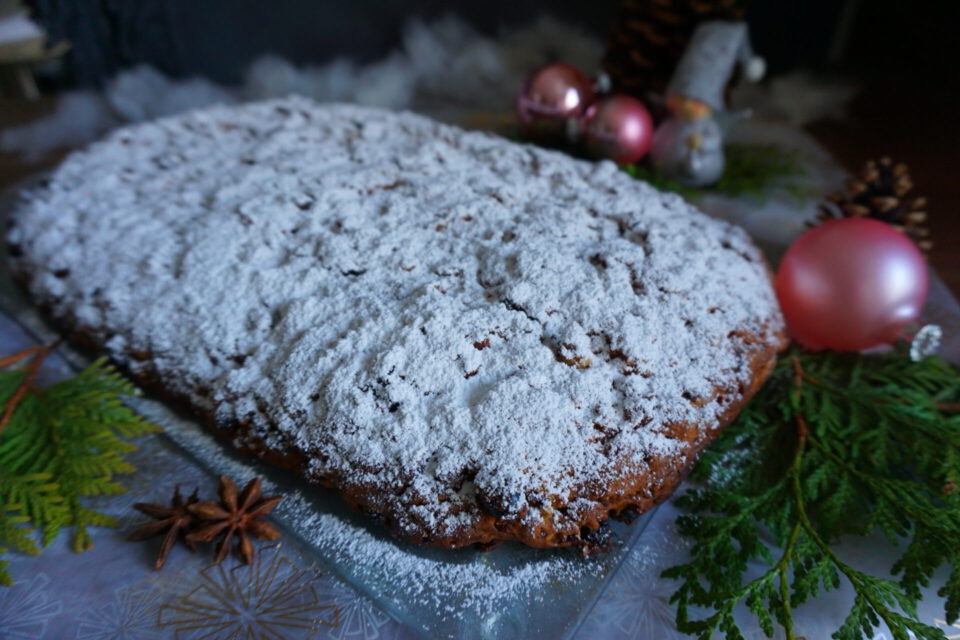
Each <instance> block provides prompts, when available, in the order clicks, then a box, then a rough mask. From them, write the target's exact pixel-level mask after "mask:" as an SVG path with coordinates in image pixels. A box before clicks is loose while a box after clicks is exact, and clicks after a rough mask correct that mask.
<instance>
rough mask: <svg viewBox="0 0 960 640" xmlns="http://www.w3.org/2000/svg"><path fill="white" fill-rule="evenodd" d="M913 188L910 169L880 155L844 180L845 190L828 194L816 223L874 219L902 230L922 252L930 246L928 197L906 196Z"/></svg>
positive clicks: (928, 249) (926, 250) (931, 243)
mask: <svg viewBox="0 0 960 640" xmlns="http://www.w3.org/2000/svg"><path fill="white" fill-rule="evenodd" d="M912 190H913V180H912V179H911V178H910V170H909V169H908V168H907V165H905V164H904V163H902V162H898V163H894V162H893V161H892V160H891V159H890V158H888V157H883V158H880V160H879V161H874V160H870V161H868V162H867V163H866V164H865V165H864V167H863V169H862V170H861V171H860V173H859V174H858V175H857V176H856V177H853V178H850V179H849V180H848V181H847V191H846V192H841V193H835V194H833V195H831V196H828V197H827V200H828V202H829V204H825V205H822V206H821V207H820V212H819V213H818V214H817V222H816V223H814V224H818V223H820V222H826V221H827V220H832V219H835V218H873V219H875V220H880V221H881V222H886V223H887V224H889V225H891V226H893V227H894V228H896V229H898V230H899V231H902V232H903V233H905V234H906V235H907V237H909V238H910V239H911V240H913V242H914V243H915V244H916V245H917V247H918V248H919V249H920V251H922V252H923V253H927V252H928V251H930V249H931V248H932V247H933V242H931V241H930V230H929V229H928V228H927V226H926V222H927V212H926V207H927V199H926V198H922V197H915V196H911V195H909V194H910V192H911V191H912Z"/></svg>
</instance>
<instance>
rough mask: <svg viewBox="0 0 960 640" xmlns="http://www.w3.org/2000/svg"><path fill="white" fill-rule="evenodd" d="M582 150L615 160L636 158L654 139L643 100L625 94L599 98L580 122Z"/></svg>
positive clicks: (622, 160)
mask: <svg viewBox="0 0 960 640" xmlns="http://www.w3.org/2000/svg"><path fill="white" fill-rule="evenodd" d="M579 139H580V142H581V144H582V145H583V149H584V151H585V152H586V153H587V154H589V155H590V156H592V157H595V158H609V159H611V160H613V161H614V162H616V163H618V164H631V163H634V162H637V161H638V160H640V159H641V158H643V156H645V155H646V154H647V151H648V150H649V149H650V144H651V141H652V139H653V120H652V119H651V117H650V112H649V111H647V108H646V107H645V106H643V103H642V102H640V101H639V100H637V99H636V98H632V97H630V96H626V95H612V96H608V97H606V98H601V99H600V100H599V101H597V102H595V103H593V104H591V105H590V106H589V107H588V108H587V112H586V114H584V116H583V119H582V121H581V124H580V132H579Z"/></svg>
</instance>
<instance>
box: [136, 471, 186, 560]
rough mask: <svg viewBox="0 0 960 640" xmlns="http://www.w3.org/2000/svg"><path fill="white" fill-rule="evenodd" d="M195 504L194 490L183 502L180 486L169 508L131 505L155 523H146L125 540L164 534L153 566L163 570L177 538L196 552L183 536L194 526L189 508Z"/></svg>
mask: <svg viewBox="0 0 960 640" xmlns="http://www.w3.org/2000/svg"><path fill="white" fill-rule="evenodd" d="M197 502H198V498H197V490H196V489H194V491H193V494H192V495H191V496H190V497H189V498H187V500H186V502H184V500H183V496H181V495H180V486H179V485H177V487H176V489H174V491H173V500H172V501H171V502H170V506H169V507H166V506H163V505H159V504H148V503H146V502H138V503H136V504H135V505H133V508H134V509H136V510H137V511H139V512H141V513H145V514H147V515H148V516H150V517H151V518H154V519H155V522H148V523H147V524H145V525H143V526H141V527H140V528H139V529H137V530H136V531H134V532H133V533H131V534H130V535H129V536H128V537H127V540H129V541H131V542H140V541H142V540H147V539H148V538H152V537H154V536H158V535H160V534H161V533H162V534H164V536H163V542H161V543H160V553H159V555H158V556H157V561H156V563H155V564H154V568H155V569H162V568H163V564H164V563H165V562H166V561H167V556H169V555H170V551H171V549H173V545H174V544H175V543H176V542H177V540H178V539H179V538H184V542H185V543H186V545H187V546H188V547H189V548H190V550H191V551H196V545H194V544H193V542H192V541H190V540H186V539H185V536H186V535H187V532H188V531H190V530H191V529H192V528H193V526H194V525H195V524H196V520H197V519H196V517H195V516H194V515H193V514H192V513H191V512H190V508H189V507H190V506H191V505H194V504H196V503H197Z"/></svg>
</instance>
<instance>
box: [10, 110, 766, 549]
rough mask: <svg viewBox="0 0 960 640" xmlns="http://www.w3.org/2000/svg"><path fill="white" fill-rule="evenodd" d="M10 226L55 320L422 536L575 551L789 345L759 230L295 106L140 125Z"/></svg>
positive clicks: (50, 188)
mask: <svg viewBox="0 0 960 640" xmlns="http://www.w3.org/2000/svg"><path fill="white" fill-rule="evenodd" d="M13 223H14V227H13V229H12V231H11V232H10V236H9V239H10V241H11V242H12V244H13V245H14V246H15V247H16V248H17V251H18V252H19V254H18V256H17V257H15V266H16V268H17V269H18V270H19V272H20V273H21V274H22V275H23V276H25V278H26V279H27V281H28V282H27V284H28V287H29V289H30V292H31V294H32V295H33V296H34V298H35V299H36V300H38V301H39V302H40V303H42V304H44V305H45V306H47V307H48V308H50V310H51V311H52V313H53V315H54V316H56V317H58V318H59V319H61V320H65V321H66V322H67V323H68V324H70V325H72V326H73V327H74V328H78V329H80V330H82V331H84V332H86V333H87V334H89V335H90V336H92V337H93V338H94V339H95V340H96V341H97V342H99V343H100V344H102V345H103V346H104V347H105V349H106V350H107V351H108V352H109V354H110V356H111V357H112V358H113V359H114V360H115V361H117V362H119V363H120V364H122V365H123V366H125V367H127V368H128V369H130V370H131V371H133V372H134V373H139V374H143V375H145V376H148V377H151V378H155V379H157V380H160V381H161V382H162V383H163V384H164V385H165V387H167V389H168V390H170V391H172V392H174V393H177V394H183V395H185V396H187V397H189V398H190V401H191V402H192V404H193V405H194V406H195V407H196V408H198V409H200V410H207V411H213V412H215V414H216V417H217V420H218V423H219V424H221V425H223V426H224V427H231V426H234V427H235V426H237V425H240V426H241V427H243V428H244V429H246V430H249V431H250V432H252V434H253V435H254V436H255V437H257V438H259V439H261V440H263V441H264V442H265V443H266V444H267V445H268V446H269V447H270V448H272V449H275V450H278V451H281V452H289V451H299V452H303V453H304V454H305V455H306V458H307V459H308V460H309V467H308V468H307V469H306V470H305V473H306V475H308V477H311V478H313V479H321V478H324V479H327V480H328V481H331V482H333V483H335V484H337V485H338V486H339V487H341V488H342V489H345V490H354V489H356V490H357V491H362V490H366V489H367V488H369V487H374V488H376V489H378V492H377V493H376V495H375V497H373V498H368V500H369V501H370V502H371V503H372V507H371V508H372V510H373V511H374V512H376V513H379V514H381V515H383V514H386V515H387V517H389V518H390V519H391V520H392V523H393V526H394V528H395V530H399V531H400V532H401V533H405V534H409V535H410V536H419V538H420V539H421V540H423V541H427V542H429V541H430V540H436V539H455V538H456V537H457V536H458V533H459V532H463V531H469V530H470V529H471V527H474V526H475V525H476V523H477V522H479V520H480V518H481V517H482V516H483V515H484V514H486V513H494V512H495V513H496V514H497V518H498V521H499V522H501V523H511V522H512V523H514V524H516V523H519V525H521V526H522V527H525V528H526V530H528V531H538V527H540V526H542V525H544V523H545V522H549V525H550V526H551V527H554V528H555V529H556V530H557V531H559V532H561V533H562V534H563V535H564V536H569V537H576V536H578V535H579V534H580V523H581V522H582V521H583V517H584V514H587V513H590V512H591V510H592V509H597V508H598V505H599V507H601V508H602V507H603V505H604V502H603V497H602V492H601V494H600V495H599V497H598V495H597V494H596V493H595V494H594V495H593V497H590V496H588V495H586V493H585V492H584V491H582V488H583V487H586V486H595V487H605V486H609V485H611V484H613V483H615V482H616V481H617V480H618V479H619V478H621V477H622V476H624V475H628V474H643V473H645V471H644V470H646V469H649V468H650V462H649V461H650V460H651V459H656V458H669V457H671V456H677V455H679V454H682V452H684V451H688V450H689V447H688V443H684V442H682V441H679V440H676V439H674V437H673V436H672V435H671V434H670V433H669V426H670V425H671V424H673V423H677V422H684V423H690V424H701V425H704V427H707V428H709V427H712V426H714V425H715V423H716V416H717V415H718V414H719V413H720V412H721V411H722V409H723V406H722V405H721V404H718V403H716V402H713V401H711V399H712V396H713V395H714V394H715V393H716V390H717V389H718V388H723V389H728V388H732V389H733V392H732V393H733V394H735V393H736V384H737V383H738V382H742V381H744V380H749V379H750V376H751V371H750V370H749V358H748V357H747V353H746V351H747V350H746V349H745V348H744V343H743V338H742V335H740V333H742V332H750V333H752V334H754V335H755V336H756V338H757V339H758V340H760V341H761V342H763V341H773V340H774V338H773V334H774V333H775V332H776V331H777V330H778V329H779V328H780V319H779V315H778V311H777V306H776V302H775V300H774V298H773V293H772V289H771V287H770V285H769V281H768V275H767V273H766V270H765V266H764V264H763V261H762V258H761V257H760V255H759V252H758V251H757V250H756V248H755V247H754V246H753V245H752V244H751V243H750V241H749V239H748V238H747V237H746V235H745V234H744V233H743V232H742V231H741V230H740V229H738V228H736V227H734V226H731V225H729V224H727V223H724V222H720V221H716V220H711V219H709V218H707V217H706V216H704V215H702V214H700V213H698V212H696V211H695V210H693V209H692V208H691V207H690V206H689V205H687V204H686V203H684V202H683V201H682V199H680V198H679V197H677V196H674V195H666V194H661V193H659V192H657V191H655V190H654V189H653V188H651V187H650V186H648V185H646V184H644V183H642V182H639V181H636V180H633V179H632V178H630V177H629V176H627V175H625V174H624V173H623V172H621V171H619V170H618V169H617V168H616V167H615V166H614V165H613V164H611V163H609V162H604V163H588V162H582V161H577V160H574V159H572V158H570V157H567V156H565V155H563V154H560V153H556V152H551V151H546V150H542V149H537V148H535V147H531V146H525V145H518V144H514V143H511V142H508V141H506V140H503V139H501V138H498V137H495V136H492V135H489V134H485V133H476V132H465V131H462V130H460V129H457V128H455V127H450V126H445V125H441V124H439V123H436V122H433V121H431V120H428V119H426V118H423V117H420V116H416V115H413V114H409V113H392V112H388V111H383V110H377V109H370V108H361V107H356V106H347V105H334V106H321V105H318V104H315V103H313V102H311V101H309V100H305V99H300V98H290V99H285V100H280V101H273V102H265V103H258V104H251V105H244V106H241V107H217V108H212V109H207V110H202V111H195V112H190V113H187V114H184V115H180V116H176V117H173V118H168V119H164V120H159V121H156V122H152V123H146V124H140V125H137V126H134V127H130V128H128V129H122V130H119V131H117V132H115V133H113V134H111V135H110V136H109V137H108V138H107V139H106V140H104V141H102V142H99V143H97V144H94V145H93V146H91V147H90V148H89V149H87V150H85V151H82V152H78V153H75V154H73V155H71V156H70V157H69V158H68V159H67V160H66V161H65V162H64V163H63V164H62V165H61V166H60V167H59V168H58V169H57V170H56V172H55V173H54V175H53V176H52V178H51V179H50V181H49V183H48V184H47V185H46V186H45V187H44V188H41V189H38V190H36V191H34V192H33V193H32V194H31V196H30V197H29V199H28V200H27V201H26V202H25V203H24V205H23V206H21V207H20V208H19V209H18V210H16V211H15V212H14V214H13ZM653 480H656V479H653ZM651 486H653V485H651ZM368 493H369V492H368Z"/></svg>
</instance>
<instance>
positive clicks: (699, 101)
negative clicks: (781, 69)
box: [650, 22, 763, 188]
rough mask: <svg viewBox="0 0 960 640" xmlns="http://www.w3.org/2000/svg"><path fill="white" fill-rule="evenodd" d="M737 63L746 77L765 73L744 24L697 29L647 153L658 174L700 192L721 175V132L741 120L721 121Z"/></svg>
mask: <svg viewBox="0 0 960 640" xmlns="http://www.w3.org/2000/svg"><path fill="white" fill-rule="evenodd" d="M737 64H740V65H741V66H743V67H744V68H745V69H746V75H747V76H748V78H750V79H759V77H761V76H762V75H763V63H762V59H760V58H756V57H754V56H753V54H752V52H751V50H750V45H749V41H748V38H747V27H746V25H745V24H744V23H742V22H707V23H704V24H702V25H700V26H699V27H697V30H696V31H695V32H694V34H693V37H692V38H691V40H690V45H689V47H688V48H687V50H686V52H685V53H684V54H683V58H681V60H680V63H679V64H678V65H677V69H676V71H675V72H674V74H673V77H672V78H671V80H670V84H669V86H668V87H667V108H668V110H669V113H670V117H668V118H667V119H666V120H665V121H664V122H663V123H662V124H661V125H660V127H659V128H658V129H657V133H656V135H655V136H654V140H653V150H652V152H651V154H650V156H651V160H652V161H653V166H654V169H655V170H656V171H657V173H659V174H661V175H663V176H665V177H667V178H669V179H672V180H675V181H677V182H678V183H680V184H682V185H684V186H688V187H701V188H702V187H706V186H709V185H712V184H714V183H716V182H717V181H718V180H719V179H720V177H721V176H722V175H723V170H724V164H725V162H724V153H723V138H724V134H725V129H727V128H729V127H730V126H731V125H732V124H733V123H734V122H736V121H737V120H739V119H740V118H741V117H743V116H742V115H741V116H732V115H724V117H723V118H721V114H722V113H723V111H722V110H723V108H724V100H723V93H724V90H725V88H726V86H727V83H728V82H729V79H730V76H731V75H732V74H733V70H734V68H735V67H736V65H737ZM721 121H722V123H723V126H721Z"/></svg>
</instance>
